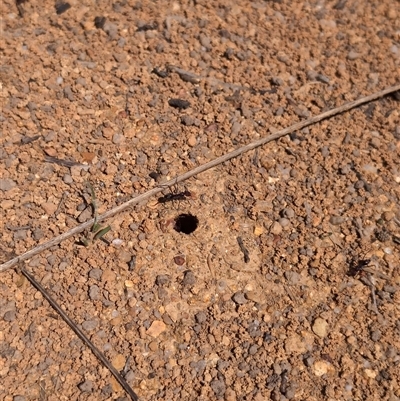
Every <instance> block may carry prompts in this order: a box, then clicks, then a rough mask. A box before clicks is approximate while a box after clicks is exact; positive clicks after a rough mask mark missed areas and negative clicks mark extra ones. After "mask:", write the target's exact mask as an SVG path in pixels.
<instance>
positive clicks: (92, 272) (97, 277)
mask: <svg viewBox="0 0 400 401" xmlns="http://www.w3.org/2000/svg"><path fill="white" fill-rule="evenodd" d="M102 275H103V270H101V269H97V268H94V269H91V270H90V271H89V277H90V278H94V279H95V280H99V281H100V280H101V276H102Z"/></svg>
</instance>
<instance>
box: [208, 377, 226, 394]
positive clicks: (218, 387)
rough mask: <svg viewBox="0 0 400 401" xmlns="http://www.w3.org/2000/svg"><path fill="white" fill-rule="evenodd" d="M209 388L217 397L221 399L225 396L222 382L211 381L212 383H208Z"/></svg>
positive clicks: (224, 386) (224, 387)
mask: <svg viewBox="0 0 400 401" xmlns="http://www.w3.org/2000/svg"><path fill="white" fill-rule="evenodd" d="M210 387H211V388H212V390H213V391H214V394H215V395H216V396H217V397H222V396H223V395H224V394H225V391H226V385H225V383H224V382H223V381H222V380H215V379H214V380H212V382H211V383H210Z"/></svg>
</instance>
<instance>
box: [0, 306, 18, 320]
mask: <svg viewBox="0 0 400 401" xmlns="http://www.w3.org/2000/svg"><path fill="white" fill-rule="evenodd" d="M16 316H17V314H16V311H15V309H13V310H9V311H7V312H6V313H5V314H4V316H3V319H4V320H5V321H6V322H13V321H14V320H15V318H16Z"/></svg>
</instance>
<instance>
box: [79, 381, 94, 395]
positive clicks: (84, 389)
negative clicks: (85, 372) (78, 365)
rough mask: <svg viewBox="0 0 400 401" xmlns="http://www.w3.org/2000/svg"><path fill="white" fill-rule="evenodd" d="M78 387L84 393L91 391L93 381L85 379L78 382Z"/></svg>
mask: <svg viewBox="0 0 400 401" xmlns="http://www.w3.org/2000/svg"><path fill="white" fill-rule="evenodd" d="M78 388H79V390H81V391H82V392H84V393H90V392H91V391H92V390H93V382H92V381H91V380H85V381H84V382H82V383H80V384H78Z"/></svg>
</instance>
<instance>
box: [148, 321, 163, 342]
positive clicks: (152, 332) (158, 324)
mask: <svg viewBox="0 0 400 401" xmlns="http://www.w3.org/2000/svg"><path fill="white" fill-rule="evenodd" d="M166 329H167V325H166V324H165V323H164V322H163V321H162V320H155V321H154V322H153V323H152V324H151V325H150V327H149V328H148V330H147V331H146V334H147V335H149V336H151V337H154V338H157V337H158V336H159V335H160V334H161V333H162V332H164V331H165V330H166Z"/></svg>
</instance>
